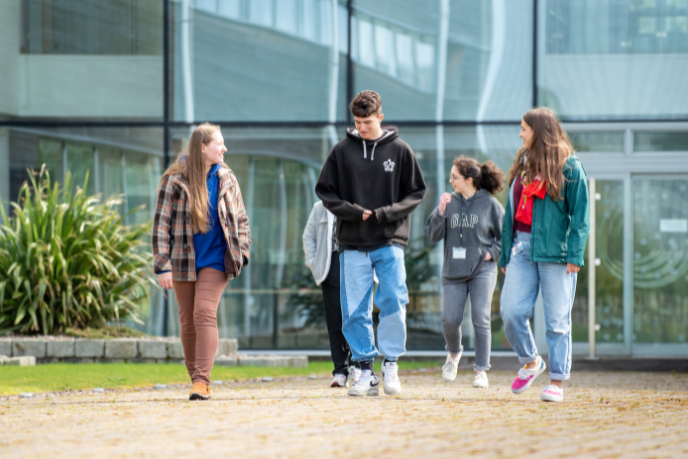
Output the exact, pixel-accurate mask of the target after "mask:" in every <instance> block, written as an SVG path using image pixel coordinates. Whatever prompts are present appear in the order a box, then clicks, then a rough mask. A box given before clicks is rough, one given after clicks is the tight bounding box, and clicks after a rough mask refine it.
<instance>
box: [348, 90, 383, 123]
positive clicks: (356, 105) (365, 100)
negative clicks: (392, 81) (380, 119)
mask: <svg viewBox="0 0 688 459" xmlns="http://www.w3.org/2000/svg"><path fill="white" fill-rule="evenodd" d="M349 109H350V110H351V113H352V114H353V115H354V116H356V117H359V118H368V117H369V116H371V115H380V114H382V99H380V94H378V93H376V92H375V91H361V92H359V93H358V95H357V96H356V97H354V100H352V101H351V103H350V104H349Z"/></svg>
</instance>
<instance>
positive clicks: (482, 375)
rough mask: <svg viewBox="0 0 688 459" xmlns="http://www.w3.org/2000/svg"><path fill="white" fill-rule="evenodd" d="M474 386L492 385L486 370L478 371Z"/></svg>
mask: <svg viewBox="0 0 688 459" xmlns="http://www.w3.org/2000/svg"><path fill="white" fill-rule="evenodd" d="M473 387H479V388H485V387H490V381H488V380H487V372H486V371H479V372H478V373H476V375H475V379H474V380H473Z"/></svg>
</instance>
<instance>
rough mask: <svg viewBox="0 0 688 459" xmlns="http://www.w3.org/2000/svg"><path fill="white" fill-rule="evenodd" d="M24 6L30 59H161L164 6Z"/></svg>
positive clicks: (116, 1)
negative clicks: (39, 56)
mask: <svg viewBox="0 0 688 459" xmlns="http://www.w3.org/2000/svg"><path fill="white" fill-rule="evenodd" d="M22 4H23V6H24V11H23V15H24V24H25V27H26V29H25V30H26V34H25V35H24V43H23V51H24V52H25V53H27V54H99V55H105V54H110V55H153V56H158V55H160V54H161V50H162V2H131V1H129V0H110V1H108V2H102V1H100V0H53V1H50V2H41V1H35V0H29V1H24V2H22Z"/></svg>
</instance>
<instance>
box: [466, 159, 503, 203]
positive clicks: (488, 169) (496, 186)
mask: <svg viewBox="0 0 688 459" xmlns="http://www.w3.org/2000/svg"><path fill="white" fill-rule="evenodd" d="M454 167H456V170H458V171H459V174H461V175H462V176H463V177H464V178H472V179H473V186H475V188H476V189H478V190H480V189H483V190H486V191H487V192H488V193H490V194H495V193H498V192H500V191H502V190H503V189H504V174H503V173H502V171H500V170H499V168H498V167H497V165H496V164H495V163H493V162H492V161H487V162H486V163H485V164H480V163H479V162H478V161H477V160H475V159H474V158H469V157H468V156H459V157H458V158H456V159H454Z"/></svg>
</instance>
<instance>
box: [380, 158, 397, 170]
mask: <svg viewBox="0 0 688 459" xmlns="http://www.w3.org/2000/svg"><path fill="white" fill-rule="evenodd" d="M382 165H383V166H385V172H393V171H394V162H393V161H392V160H391V159H388V160H387V161H385V162H384V163H382Z"/></svg>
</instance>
